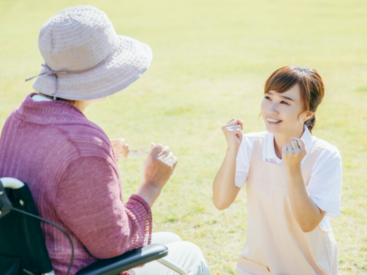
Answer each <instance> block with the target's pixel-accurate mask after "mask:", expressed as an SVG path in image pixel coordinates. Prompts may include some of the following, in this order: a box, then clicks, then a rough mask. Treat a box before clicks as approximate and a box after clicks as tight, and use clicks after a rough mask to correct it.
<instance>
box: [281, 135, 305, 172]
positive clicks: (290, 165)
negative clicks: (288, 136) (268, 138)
mask: <svg viewBox="0 0 367 275" xmlns="http://www.w3.org/2000/svg"><path fill="white" fill-rule="evenodd" d="M306 154H307V151H306V144H305V142H304V141H303V140H302V139H298V138H292V142H290V143H288V144H287V145H285V146H283V149H282V159H283V164H284V167H285V168H286V169H292V170H293V169H300V168H301V163H302V159H303V158H304V157H305V155H306Z"/></svg>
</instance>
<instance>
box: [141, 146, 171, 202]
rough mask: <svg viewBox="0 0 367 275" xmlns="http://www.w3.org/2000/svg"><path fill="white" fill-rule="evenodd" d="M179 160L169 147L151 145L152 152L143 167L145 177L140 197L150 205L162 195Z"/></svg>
mask: <svg viewBox="0 0 367 275" xmlns="http://www.w3.org/2000/svg"><path fill="white" fill-rule="evenodd" d="M177 162H178V159H177V158H176V157H175V156H174V155H173V153H172V152H171V150H170V148H169V147H168V146H163V145H162V144H159V143H158V144H154V143H152V144H151V151H150V153H149V155H148V157H147V159H146V160H145V162H144V165H143V177H142V182H141V184H140V187H139V190H138V192H137V194H138V195H140V196H141V197H143V198H144V199H145V200H146V201H147V202H148V204H149V205H153V203H154V201H155V200H156V199H157V198H158V196H159V195H160V193H161V191H162V188H163V187H164V186H165V185H166V183H167V181H168V180H169V178H170V177H171V175H172V173H173V170H174V169H175V167H176V164H177Z"/></svg>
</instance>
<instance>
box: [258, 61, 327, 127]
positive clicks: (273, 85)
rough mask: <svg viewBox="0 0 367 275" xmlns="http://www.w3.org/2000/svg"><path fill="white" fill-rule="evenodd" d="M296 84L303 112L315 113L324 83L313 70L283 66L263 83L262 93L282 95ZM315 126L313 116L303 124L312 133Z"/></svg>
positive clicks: (322, 95)
mask: <svg viewBox="0 0 367 275" xmlns="http://www.w3.org/2000/svg"><path fill="white" fill-rule="evenodd" d="M296 84H298V85H299V87H300V90H301V98H302V101H303V104H304V109H305V111H312V112H316V109H317V107H318V106H319V105H320V103H321V101H322V99H323V97H324V83H323V82H322V79H321V76H320V75H319V74H318V72H317V71H316V70H314V69H311V68H307V67H300V66H295V65H294V66H284V67H281V68H279V69H278V70H276V71H275V72H273V73H272V74H271V75H270V76H269V78H268V79H267V80H266V82H265V89H264V93H268V92H269V91H275V92H277V93H284V92H286V91H288V90H289V89H291V88H292V87H293V86H294V85H296ZM315 124H316V117H315V115H314V116H313V117H312V118H310V119H309V120H307V121H306V122H305V125H306V126H307V128H308V129H309V130H310V132H312V129H313V127H314V126H315Z"/></svg>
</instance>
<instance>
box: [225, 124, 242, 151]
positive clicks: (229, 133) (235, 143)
mask: <svg viewBox="0 0 367 275" xmlns="http://www.w3.org/2000/svg"><path fill="white" fill-rule="evenodd" d="M242 130H243V123H242V120H240V119H236V118H232V119H231V120H230V121H228V122H227V124H226V125H224V126H223V127H222V131H223V133H224V136H225V137H226V140H227V144H228V147H235V148H239V147H240V144H241V142H242V139H243V132H242Z"/></svg>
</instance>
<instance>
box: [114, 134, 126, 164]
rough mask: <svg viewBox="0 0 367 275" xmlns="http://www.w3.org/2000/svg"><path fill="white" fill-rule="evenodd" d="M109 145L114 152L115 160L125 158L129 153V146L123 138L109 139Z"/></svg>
mask: <svg viewBox="0 0 367 275" xmlns="http://www.w3.org/2000/svg"><path fill="white" fill-rule="evenodd" d="M111 145H112V148H113V152H114V153H115V158H116V161H119V160H120V159H126V158H127V156H128V155H129V153H130V147H129V145H128V144H127V143H126V142H125V140H124V139H123V138H119V139H113V140H111Z"/></svg>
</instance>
